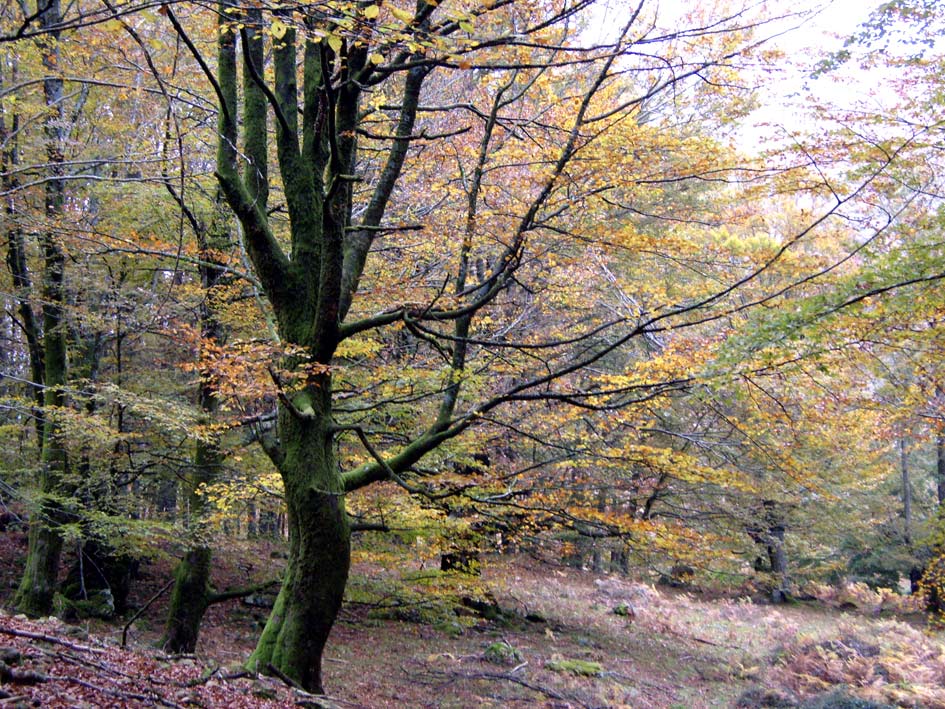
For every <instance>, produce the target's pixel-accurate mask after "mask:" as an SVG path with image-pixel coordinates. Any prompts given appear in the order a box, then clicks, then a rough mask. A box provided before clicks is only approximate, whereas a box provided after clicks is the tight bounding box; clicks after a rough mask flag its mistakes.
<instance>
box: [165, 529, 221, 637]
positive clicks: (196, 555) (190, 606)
mask: <svg viewBox="0 0 945 709" xmlns="http://www.w3.org/2000/svg"><path fill="white" fill-rule="evenodd" d="M212 557H213V553H212V551H211V550H210V548H209V547H205V546H203V547H197V548H195V549H191V550H189V551H188V552H187V553H186V554H184V558H183V559H181V561H180V563H179V564H178V565H177V569H176V571H175V572H174V591H173V593H172V594H171V603H170V609H169V611H168V614H167V625H166V627H165V629H164V638H163V640H162V642H161V647H162V648H163V649H164V651H165V652H169V653H175V654H176V653H192V652H193V651H194V650H195V649H196V647H197V636H198V635H199V633H200V624H201V622H203V616H204V613H206V611H207V607H208V606H209V605H210V562H211V559H212Z"/></svg>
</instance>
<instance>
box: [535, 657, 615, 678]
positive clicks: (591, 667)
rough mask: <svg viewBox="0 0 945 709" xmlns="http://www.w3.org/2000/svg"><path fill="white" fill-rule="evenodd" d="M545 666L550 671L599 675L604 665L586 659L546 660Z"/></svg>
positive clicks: (584, 675)
mask: <svg viewBox="0 0 945 709" xmlns="http://www.w3.org/2000/svg"><path fill="white" fill-rule="evenodd" d="M545 667H546V668H547V669H549V670H551V671H552V672H566V673H568V674H572V675H577V676H579V677H599V676H600V675H601V674H602V673H603V671H604V666H603V665H601V664H600V663H599V662H590V661H588V660H548V662H546V663H545Z"/></svg>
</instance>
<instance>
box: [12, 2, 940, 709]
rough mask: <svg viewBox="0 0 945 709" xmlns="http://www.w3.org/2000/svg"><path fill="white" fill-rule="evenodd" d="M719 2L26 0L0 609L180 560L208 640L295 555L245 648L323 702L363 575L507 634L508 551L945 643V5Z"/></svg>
mask: <svg viewBox="0 0 945 709" xmlns="http://www.w3.org/2000/svg"><path fill="white" fill-rule="evenodd" d="M689 5H690V4H686V3H682V4H681V5H680V7H679V8H671V9H661V8H660V7H659V6H657V5H656V4H651V3H649V2H646V1H644V2H640V3H629V2H628V3H612V4H610V5H609V6H607V7H606V8H603V7H598V6H597V4H596V3H594V2H589V1H587V2H582V1H579V2H575V3H556V2H544V1H541V0H535V1H533V2H518V1H516V2H511V1H510V0H506V1H500V2H487V3H475V2H455V3H453V2H451V1H444V2H441V3H428V2H423V1H422V0H421V1H420V2H418V3H417V4H416V5H415V6H413V5H411V6H408V5H407V4H395V3H388V2H378V3H374V2H367V1H366V0H365V1H359V2H351V1H348V0H332V1H330V2H324V3H319V4H315V5H306V6H290V5H271V6H270V5H267V4H266V3H246V4H240V3H231V2H223V3H220V4H215V3H199V2H178V3H149V2H145V3H138V2H128V3H119V4H113V3H111V2H108V0H103V2H102V3H101V4H97V3H86V2H77V3H73V4H69V5H68V6H64V5H60V3H59V1H58V0H48V1H47V0H41V2H40V4H39V5H38V6H35V7H34V6H32V5H31V4H30V3H27V2H23V3H20V4H13V3H8V4H7V5H5V6H3V8H2V11H0V194H2V196H3V213H2V218H0V231H2V239H3V249H4V251H5V257H6V269H5V270H4V271H3V272H2V274H0V278H2V283H3V286H2V288H0V298H2V300H3V305H4V317H3V318H2V319H0V340H2V347H0V361H2V364H0V369H2V381H0V427H2V435H3V441H4V445H3V446H2V447H0V497H2V502H3V505H4V508H5V513H4V515H3V523H4V524H5V525H7V527H8V528H9V529H26V528H27V526H28V527H29V543H28V544H29V547H28V552H27V553H26V555H25V558H24V559H23V560H22V562H18V563H20V564H21V566H22V569H21V570H22V577H21V580H20V581H19V582H18V588H17V591H16V593H15V594H13V596H12V597H11V599H10V600H9V605H10V606H11V607H13V608H15V609H17V610H20V611H23V612H24V613H26V614H27V615H30V616H46V615H49V614H50V613H52V612H54V611H55V612H56V613H58V614H61V615H64V616H66V617H70V618H76V617H88V616H107V617H115V616H125V617H128V615H129V614H130V613H133V611H134V608H133V607H132V606H136V605H140V602H141V598H140V594H139V593H137V592H136V591H135V583H136V581H135V579H136V578H137V577H138V574H140V572H141V568H142V564H144V565H148V564H159V565H160V564H165V565H167V564H168V563H169V562H168V560H169V559H175V560H179V565H178V566H177V570H176V571H175V572H174V575H173V576H171V575H170V571H168V577H167V583H166V584H165V586H166V588H167V589H168V590H167V599H169V600H168V607H167V608H166V612H167V621H166V626H165V628H164V630H163V633H162V634H161V638H160V643H161V645H162V646H163V647H164V648H165V649H167V650H169V651H173V652H178V653H179V652H184V653H192V652H193V651H194V650H195V648H198V647H199V644H198V640H199V629H200V625H201V622H202V620H203V618H204V615H205V613H206V612H207V610H208V609H209V608H211V607H213V606H215V604H217V603H220V602H223V601H226V600H232V599H234V598H243V599H244V600H245V599H246V597H248V596H249V597H252V598H255V597H257V596H261V597H262V596H266V593H265V592H266V591H267V589H268V590H272V589H273V588H276V589H278V588H279V586H278V581H279V579H277V578H276V575H275V573H273V574H266V573H262V574H258V576H259V578H245V579H236V580H237V581H239V582H240V583H237V584H235V585H232V586H229V585H228V587H227V588H223V587H218V584H217V585H215V584H214V583H213V575H214V573H215V572H214V552H217V554H218V555H220V556H222V557H225V558H229V557H230V556H231V555H234V554H237V555H240V556H242V557H243V563H245V564H246V565H247V568H249V566H252V567H253V568H254V569H255V570H257V571H258V570H259V568H260V567H262V568H265V567H266V566H267V564H266V563H262V564H261V565H260V560H259V559H252V556H253V554H254V553H255V551H253V549H255V547H252V546H246V543H247V540H260V539H262V540H266V541H265V548H266V549H267V550H271V551H272V554H273V558H274V559H277V561H274V562H273V563H272V564H270V565H272V566H274V567H276V569H274V571H275V570H278V571H279V573H281V574H283V575H282V579H281V580H282V581H283V583H282V586H281V589H282V590H281V591H280V592H279V593H278V595H276V596H275V597H274V598H271V597H269V599H268V601H266V603H267V604H269V605H273V604H274V606H275V610H274V611H273V613H272V614H271V616H270V618H269V621H268V622H267V624H266V626H265V628H264V629H263V630H262V632H261V636H260V639H259V642H258V645H257V647H256V650H255V651H254V652H253V654H252V657H251V659H250V664H251V665H252V669H254V670H258V671H261V672H264V673H268V674H275V675H276V676H281V677H283V678H284V679H286V681H288V682H290V683H293V684H296V685H298V686H300V687H301V688H303V689H305V690H310V691H314V692H318V693H321V692H322V691H323V690H324V687H323V683H322V677H321V666H322V651H323V648H324V644H325V642H326V641H327V638H328V635H329V631H330V630H331V628H332V625H333V623H334V621H335V619H336V617H337V615H338V613H339V607H340V603H341V598H342V593H344V592H345V589H346V586H347V594H348V595H347V599H348V602H349V604H351V603H354V604H357V603H358V602H364V603H368V602H370V603H374V604H376V603H378V602H379V601H378V598H380V599H384V598H387V597H388V594H392V595H393V596H394V597H396V598H398V599H399V600H398V604H399V605H398V607H400V606H401V605H402V606H404V607H409V606H410V604H411V603H413V602H418V603H419V602H420V600H421V599H429V598H434V599H437V598H447V599H452V601H451V603H454V605H456V606H457V607H465V608H467V609H471V610H470V612H472V613H473V614H479V615H486V616H489V615H490V614H491V616H492V617H491V620H495V618H496V615H497V614H498V615H501V613H502V608H501V607H500V606H501V604H500V603H498V602H497V601H496V595H495V593H494V591H493V590H490V588H489V587H488V584H486V583H485V581H483V580H481V579H479V577H478V575H479V573H480V572H481V565H482V564H488V563H489V560H490V559H491V560H492V561H493V563H497V564H499V568H504V567H502V566H501V565H502V564H504V563H507V559H504V557H505V556H508V555H516V554H528V555H531V556H532V557H537V558H540V559H544V560H546V561H554V562H559V561H562V560H563V561H564V562H565V563H567V564H569V565H571V566H573V567H575V568H584V569H588V570H591V571H593V572H596V573H598V574H602V573H605V572H607V573H614V574H617V575H619V576H621V577H627V578H628V579H630V578H632V579H636V580H637V581H638V582H643V583H649V582H657V581H661V582H663V583H665V584H668V585H670V586H673V587H678V586H692V587H699V588H703V589H711V590H712V591H713V592H714V593H721V594H723V595H724V596H726V597H731V598H736V597H739V596H749V597H752V598H754V599H756V600H764V601H774V602H783V601H791V600H796V599H805V598H806V599H811V598H819V599H821V600H822V601H826V602H828V603H834V602H835V601H837V599H838V598H839V597H840V596H842V594H844V593H846V594H848V595H849V596H850V598H853V599H854V600H849V599H848V602H850V603H853V604H854V605H857V606H858V607H862V606H869V607H870V608H877V609H887V610H888V609H890V608H895V609H899V610H912V611H916V610H918V609H920V608H921V609H928V610H930V611H932V613H933V619H934V613H935V612H937V611H939V610H941V608H940V604H941V601H940V599H941V597H942V594H943V593H945V586H943V584H945V557H943V556H942V544H943V536H942V535H943V534H945V528H943V527H942V510H943V509H945V508H943V503H945V423H943V415H945V412H943V407H945V393H943V383H942V375H941V363H942V357H941V352H942V348H941V347H940V346H939V343H940V342H941V340H942V337H943V306H945V302H943V298H942V296H941V293H942V288H941V283H940V281H941V279H942V278H943V277H945V247H943V241H942V238H941V234H942V228H943V219H945V212H943V210H942V191H941V188H940V183H941V180H942V177H941V176H942V174H943V170H942V165H941V162H942V157H941V144H942V143H941V136H942V120H943V116H942V107H943V100H945V98H943V92H942V72H943V70H945V66H943V54H942V52H941V50H942V46H941V37H942V32H943V22H942V19H943V18H942V14H941V12H940V11H938V10H937V9H936V8H935V6H934V5H935V4H934V3H933V2H931V0H911V1H908V0H892V1H891V2H887V3H884V4H882V5H879V6H877V8H876V9H875V11H873V12H872V14H871V15H870V17H869V19H868V21H867V22H866V23H865V24H863V25H862V26H860V27H859V28H858V29H857V30H856V31H855V32H854V33H853V34H852V35H850V36H848V37H841V38H838V39H837V41H836V42H835V45H834V46H832V47H828V48H826V49H824V50H823V51H821V52H820V53H818V54H815V53H813V51H811V52H805V53H803V54H802V55H787V54H785V52H784V51H782V50H780V49H779V46H780V45H779V44H778V42H777V41H775V38H777V37H778V36H779V35H780V34H782V33H784V32H788V31H791V32H794V33H800V34H801V35H803V33H804V32H805V28H806V27H809V24H805V23H808V22H809V21H810V18H811V17H815V16H816V12H817V11H818V10H819V9H820V8H819V7H818V6H801V5H799V4H794V3H787V2H768V3H758V4H743V3H739V2H718V3H699V4H698V7H690V6H689ZM691 5H695V3H692V4H691ZM602 18H606V19H605V20H602ZM864 77H867V78H864ZM777 86H787V87H789V88H790V89H791V90H792V94H791V95H789V96H781V97H780V98H779V100H780V101H783V108H782V111H781V113H780V115H781V119H780V120H779V121H777V122H769V123H765V124H763V125H758V118H757V117H758V116H759V115H764V116H768V115H771V110H770V108H771V107H770V106H768V107H766V109H767V110H765V111H764V112H762V113H759V112H758V111H757V109H759V108H760V102H761V101H770V100H772V99H771V97H772V95H773V94H777V93H778V92H777V91H774V89H773V87H777ZM825 97H827V98H825ZM286 542H287V544H286ZM270 543H272V544H274V545H275V549H274V550H273V549H270V547H269V546H268V545H269V544H270ZM283 557H284V559H283ZM283 561H284V564H283ZM175 563H176V562H175ZM224 563H229V562H224ZM352 563H353V564H354V567H355V568H361V569H362V571H361V572H359V573H361V574H366V575H357V576H354V577H351V578H352V579H355V580H356V583H355V582H354V581H351V580H349V567H350V565H351V564H352ZM283 565H284V567H285V569H284V571H283V570H282V567H283ZM359 565H362V566H359ZM407 568H419V569H420V570H422V571H423V573H424V574H425V575H424V576H423V578H424V581H423V584H421V587H419V590H418V587H416V586H415V585H411V584H412V583H413V581H411V584H407V585H403V584H401V585H396V588H393V589H392V588H381V589H378V587H377V583H380V582H379V581H378V578H381V577H384V578H386V576H385V571H384V570H391V569H407ZM529 568H530V567H529ZM418 573H419V572H418ZM549 573H550V572H549ZM253 575H254V574H246V576H247V577H249V576H253ZM375 576H377V578H374V577H375ZM487 576H488V574H487ZM372 578H373V580H371V579H372ZM243 582H245V583H243ZM256 582H258V585H257V583H256ZM388 582H389V579H388ZM391 583H392V582H391ZM627 583H629V581H627ZM851 583H853V584H859V585H853V586H849V585H848V584H851ZM408 587H409V588H408ZM627 588H629V587H627ZM882 588H886V589H891V590H888V591H878V590H877V589H882ZM843 589H846V590H843ZM850 589H852V590H850ZM273 593H275V592H274V591H273ZM641 593H644V592H641ZM358 594H362V595H361V596H359V595H358ZM364 594H367V595H364ZM410 594H419V595H417V596H411V595H410ZM500 595H501V594H500ZM644 595H645V593H644ZM368 597H370V598H368ZM129 599H131V600H129ZM411 599H412V600H411ZM864 599H867V600H864ZM842 602H843V601H837V602H836V603H835V605H837V604H839V603H842ZM423 603H426V601H423ZM884 604H886V605H885V606H884ZM421 605H422V604H421ZM447 605H449V604H447ZM627 610H628V611H629V612H631V613H635V611H634V609H633V608H632V604H630V606H628V608H627ZM625 615H626V614H625V613H624V614H623V616H625ZM464 617H465V616H462V615H461V616H460V620H459V621H455V620H453V619H452V618H450V620H449V622H448V623H447V626H448V627H446V626H444V627H445V629H444V632H447V631H449V628H452V627H453V625H454V624H455V625H456V627H457V628H458V630H459V632H462V631H463V622H465V621H463V618H464ZM427 620H429V619H427ZM430 622H431V623H433V624H434V625H435V624H437V623H439V624H442V623H443V622H446V621H444V619H443V618H441V617H438V618H437V619H436V620H435V621H430ZM470 622H472V621H470ZM298 628H306V629H311V628H317V632H316V631H312V633H311V635H313V636H317V640H315V641H312V640H311V638H310V637H309V635H310V633H309V631H308V630H306V631H305V632H301V633H300V632H298ZM549 632H551V631H549ZM328 642H329V643H330V641H328ZM916 642H918V641H916ZM506 644H507V645H509V648H510V650H514V648H512V646H511V645H510V644H508V643H506ZM329 647H330V644H329ZM802 649H803V648H802ZM497 652H498V651H497ZM930 652H931V651H930ZM841 655H842V653H841ZM846 659H849V658H846ZM513 664H514V663H513ZM595 672H596V670H595ZM591 674H594V673H591ZM874 674H875V673H874ZM875 679H876V676H873V675H871V677H870V681H873V680H875ZM880 679H882V678H880ZM887 680H888V677H887ZM877 681H878V680H877ZM884 681H885V680H884ZM881 684H882V682H881ZM893 684H895V682H892V681H886V684H885V685H884V686H892V685H893ZM863 686H867V685H866V683H865V681H864V684H863ZM794 689H797V688H796V687H795V688H794ZM877 691H878V690H877ZM881 694H882V693H881V692H880V693H879V694H877V696H880V695H881ZM882 696H883V698H885V699H886V700H892V699H895V700H896V701H906V700H905V699H902V697H891V696H890V695H888V693H887V695H882ZM614 701H616V700H614ZM916 701H919V700H916ZM924 701H932V700H930V699H928V698H926V699H925V700H924ZM918 705H923V706H933V705H934V704H931V703H930V704H918Z"/></svg>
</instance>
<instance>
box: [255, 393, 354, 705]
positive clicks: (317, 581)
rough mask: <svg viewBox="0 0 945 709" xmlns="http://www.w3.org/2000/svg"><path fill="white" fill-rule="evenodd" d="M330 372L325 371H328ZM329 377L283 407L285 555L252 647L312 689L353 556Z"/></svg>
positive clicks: (264, 662) (266, 666) (261, 662)
mask: <svg viewBox="0 0 945 709" xmlns="http://www.w3.org/2000/svg"><path fill="white" fill-rule="evenodd" d="M325 380H327V377H326V378H325ZM328 390H329V389H328V386H327V381H324V386H323V387H321V386H317V385H313V386H312V387H311V388H309V389H308V391H307V395H308V400H309V401H310V402H311V403H312V405H313V408H311V409H310V411H309V414H308V415H307V416H306V417H304V418H300V417H299V416H297V415H296V414H294V413H292V412H290V411H287V410H285V409H282V410H281V411H280V415H279V432H280V438H281V439H282V441H283V444H284V446H285V451H286V455H285V459H284V460H283V462H282V465H280V472H281V473H282V478H283V483H284V485H285V491H286V506H287V509H288V519H289V560H288V564H287V566H286V571H285V578H284V581H283V585H282V589H281V591H280V592H279V596H278V598H277V599H276V604H275V606H274V608H273V610H272V613H271V615H270V617H269V620H268V622H267V623H266V627H265V629H264V630H263V633H262V636H261V637H260V639H259V643H258V644H257V646H256V650H255V651H254V652H253V654H252V656H251V657H250V659H249V661H248V666H249V668H250V669H251V670H253V671H258V672H262V673H269V672H271V669H270V667H274V668H276V669H277V670H279V671H280V672H282V673H283V674H285V675H287V676H288V677H291V678H292V679H293V680H295V681H296V682H298V683H299V685H300V686H302V687H304V688H305V689H307V690H308V691H311V692H318V693H320V692H322V689H323V687H322V680H321V661H322V653H323V651H324V648H325V644H326V642H327V641H328V636H329V634H330V632H331V628H332V625H333V624H334V622H335V617H336V616H337V615H338V611H339V610H340V608H341V601H342V597H343V596H344V589H345V585H346V584H347V581H348V569H349V567H350V563H351V548H350V529H349V526H348V518H347V514H346V512H345V505H344V495H343V491H342V486H341V475H340V473H339V471H338V468H337V465H336V462H335V459H334V453H333V450H332V443H331V434H330V424H331V418H330V416H329V414H328V411H329V408H328V407H329V398H328V396H327V394H326V392H327V391H328Z"/></svg>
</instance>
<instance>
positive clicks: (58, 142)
mask: <svg viewBox="0 0 945 709" xmlns="http://www.w3.org/2000/svg"><path fill="white" fill-rule="evenodd" d="M37 10H38V15H39V18H38V19H39V23H40V26H41V28H42V30H43V31H44V33H45V34H44V36H43V39H42V40H41V42H40V45H41V48H42V52H43V66H44V68H45V70H46V71H47V72H48V74H47V76H46V77H45V79H44V80H43V93H44V99H45V103H46V110H47V113H46V124H45V128H44V129H45V134H46V135H45V140H46V157H47V160H48V163H49V164H48V170H49V175H48V177H47V179H46V180H45V182H44V192H45V194H44V206H45V212H46V213H45V219H46V226H45V229H44V231H43V233H42V235H41V246H42V254H43V317H42V321H43V376H44V381H43V385H44V387H45V389H44V392H45V393H44V401H43V404H44V407H45V413H44V416H43V440H42V456H41V457H42V460H41V469H40V480H39V492H40V497H39V501H38V504H37V505H36V507H35V509H34V510H33V513H32V516H31V518H30V533H29V550H28V554H27V559H26V568H25V569H24V571H23V577H22V579H21V581H20V585H19V588H18V589H17V592H16V594H15V596H14V598H13V605H14V606H15V607H16V608H17V610H19V611H20V612H22V613H26V614H28V615H32V616H39V615H45V614H48V613H49V612H50V610H51V609H52V603H53V595H54V594H55V591H56V578H57V575H58V571H59V557H60V553H61V551H62V538H61V536H60V534H59V532H58V530H57V522H58V521H59V520H60V519H61V517H62V509H61V500H60V499H57V498H58V497H60V496H61V495H62V494H63V493H64V492H67V491H65V490H62V489H61V485H60V483H61V481H62V479H63V476H64V474H65V472H66V470H67V468H68V458H67V455H66V451H65V448H64V447H63V445H62V441H61V436H60V432H59V427H58V426H57V424H56V422H55V416H54V414H53V413H51V412H54V411H55V410H56V409H58V408H61V407H63V406H64V405H65V403H66V397H65V391H64V387H65V384H66V380H67V373H68V372H67V356H66V339H67V332H66V324H65V322H64V314H63V306H64V304H65V302H66V299H65V284H64V275H65V252H64V250H63V248H62V245H61V244H60V243H59V234H58V230H57V226H58V224H59V221H60V220H61V219H62V213H63V205H64V203H65V179H64V172H63V143H64V140H65V132H66V121H65V111H64V107H63V81H62V79H61V78H60V77H59V75H58V72H59V68H58V67H59V34H60V32H59V29H58V27H59V25H60V21H61V10H60V5H59V0H40V2H39V6H38V8H37Z"/></svg>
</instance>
